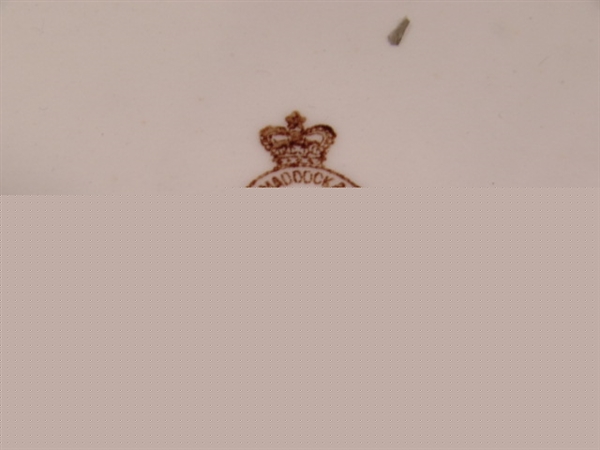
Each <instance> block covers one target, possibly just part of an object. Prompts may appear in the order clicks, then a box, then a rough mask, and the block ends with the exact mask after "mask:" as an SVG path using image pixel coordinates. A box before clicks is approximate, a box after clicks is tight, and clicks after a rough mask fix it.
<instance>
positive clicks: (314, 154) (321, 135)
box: [260, 111, 336, 169]
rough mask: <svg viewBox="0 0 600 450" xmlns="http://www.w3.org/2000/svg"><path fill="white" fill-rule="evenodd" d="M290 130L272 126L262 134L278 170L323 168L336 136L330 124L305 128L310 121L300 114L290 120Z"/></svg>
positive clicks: (288, 118)
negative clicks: (305, 124)
mask: <svg viewBox="0 0 600 450" xmlns="http://www.w3.org/2000/svg"><path fill="white" fill-rule="evenodd" d="M285 120H286V122H287V125H288V126H287V128H286V127H281V126H280V127H273V126H269V127H266V128H263V129H262V130H261V132H260V141H261V143H262V145H263V146H264V147H265V149H266V150H267V151H268V152H269V153H271V156H272V157H273V161H275V163H276V164H277V166H276V168H278V169H279V168H283V167H323V163H324V162H325V159H326V156H327V151H328V149H329V147H331V145H332V144H333V142H334V140H335V137H336V134H335V131H333V128H331V127H330V126H328V125H315V126H312V127H310V128H306V129H305V128H304V122H306V119H305V118H304V117H302V116H301V115H300V113H299V112H298V111H294V112H293V113H292V114H290V115H289V116H287V117H286V119H285Z"/></svg>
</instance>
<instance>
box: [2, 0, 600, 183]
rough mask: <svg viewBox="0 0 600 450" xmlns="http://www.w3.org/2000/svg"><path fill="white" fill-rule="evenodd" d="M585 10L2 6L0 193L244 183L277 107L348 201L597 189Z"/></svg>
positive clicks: (595, 88) (593, 49)
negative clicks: (329, 137) (316, 128)
mask: <svg viewBox="0 0 600 450" xmlns="http://www.w3.org/2000/svg"><path fill="white" fill-rule="evenodd" d="M598 5H599V3H598V2H597V1H582V2H541V1H537V2H483V1H480V2H39V3H35V2H27V3H22V2H3V3H2V27H3V28H2V115H3V123H2V193H4V194H144V193H147V194H161V193H174V194H195V193H201V192H207V191H211V190H214V189H222V188H230V187H244V186H246V185H247V184H248V183H249V182H250V181H251V180H253V179H254V178H255V177H257V176H258V175H260V174H261V173H264V172H266V171H268V170H270V169H272V167H273V164H272V161H271V158H270V156H269V154H268V153H267V152H266V151H265V150H264V149H263V148H262V147H261V145H260V142H259V139H258V133H259V131H260V130H261V129H262V128H263V127H265V126H268V125H284V124H285V117H286V116H287V115H288V114H289V113H291V112H292V111H294V110H298V111H299V112H300V113H302V114H303V115H304V116H305V117H306V118H307V123H306V124H307V126H310V125H313V124H327V125H330V126H331V127H333V128H334V129H335V131H336V132H337V140H336V142H335V144H334V145H333V146H332V147H331V149H330V151H329V155H328V159H327V167H330V168H331V169H333V170H336V171H338V172H340V173H342V174H344V175H345V176H347V177H349V178H350V179H352V180H353V181H355V182H356V183H358V184H359V185H361V186H363V187H402V186H442V187H446V186H447V187H454V186H473V187H486V186H490V187H491V186H498V187H525V186H536V187H566V186H574V187H575V186H576V187H596V186H598V150H599V82H598V80H599V78H600V77H599V57H598V55H599V53H598V48H599V42H598V36H599V34H598V31H599V23H600V21H599V13H600V8H599V6H598ZM404 16H408V17H409V18H410V20H411V25H410V26H409V28H408V30H407V32H406V35H405V36H404V39H403V40H402V42H401V44H400V45H399V46H398V47H394V46H391V45H390V44H389V43H388V41H387V36H388V34H389V33H390V31H392V29H393V28H394V27H395V26H396V25H397V24H398V23H399V21H400V20H401V19H402V18H403V17H404Z"/></svg>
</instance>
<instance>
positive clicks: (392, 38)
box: [388, 17, 410, 45]
mask: <svg viewBox="0 0 600 450" xmlns="http://www.w3.org/2000/svg"><path fill="white" fill-rule="evenodd" d="M409 24H410V20H409V19H408V17H405V18H404V19H403V20H402V22H400V25H398V26H397V27H396V28H395V29H394V31H392V32H391V33H390V34H389V35H388V41H389V43H390V44H392V45H400V41H401V40H402V37H403V36H404V33H405V32H406V29H407V28H408V25H409Z"/></svg>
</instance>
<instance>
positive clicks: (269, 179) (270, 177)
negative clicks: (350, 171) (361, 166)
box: [248, 166, 360, 188]
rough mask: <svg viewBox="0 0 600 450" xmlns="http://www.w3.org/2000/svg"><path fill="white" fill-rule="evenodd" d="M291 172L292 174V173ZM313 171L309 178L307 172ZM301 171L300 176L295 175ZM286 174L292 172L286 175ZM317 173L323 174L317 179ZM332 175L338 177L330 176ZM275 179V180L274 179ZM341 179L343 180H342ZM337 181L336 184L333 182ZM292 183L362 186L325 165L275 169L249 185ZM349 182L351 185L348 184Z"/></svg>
mask: <svg viewBox="0 0 600 450" xmlns="http://www.w3.org/2000/svg"><path fill="white" fill-rule="evenodd" d="M290 172H291V174H290ZM306 172H312V176H311V178H310V179H309V180H307V178H306V175H305V173H306ZM297 173H300V174H301V175H300V176H299V177H296V176H295V175H296V174H297ZM286 174H290V175H289V176H288V177H285V175H286ZM317 175H321V177H320V178H319V180H318V181H317V179H316V177H317ZM330 175H333V176H334V177H336V178H338V180H336V179H335V178H331V179H329V178H330ZM274 180H275V181H274ZM339 180H342V181H341V182H340V181H339ZM261 182H264V183H265V184H266V185H263V186H261V185H260V183H261ZM333 183H335V184H333ZM340 183H344V186H339V184H340ZM292 184H309V185H310V184H315V185H317V187H337V188H341V187H360V186H358V185H357V184H356V183H354V182H353V181H351V180H350V179H348V178H347V177H345V176H344V175H342V174H340V173H337V172H335V171H333V170H331V169H327V168H325V167H303V166H298V167H285V168H281V169H273V170H269V171H268V172H265V173H263V174H262V175H260V176H259V177H257V178H256V179H254V180H253V181H252V183H250V184H249V185H248V187H288V186H290V185H292ZM346 184H348V185H349V186H346Z"/></svg>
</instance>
